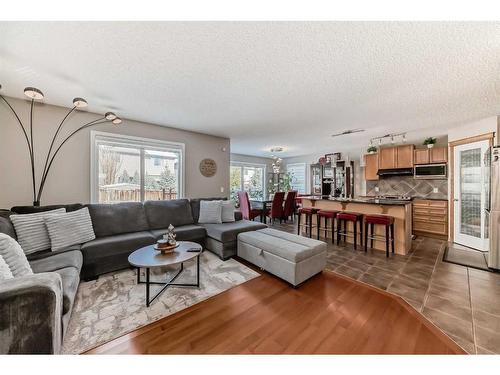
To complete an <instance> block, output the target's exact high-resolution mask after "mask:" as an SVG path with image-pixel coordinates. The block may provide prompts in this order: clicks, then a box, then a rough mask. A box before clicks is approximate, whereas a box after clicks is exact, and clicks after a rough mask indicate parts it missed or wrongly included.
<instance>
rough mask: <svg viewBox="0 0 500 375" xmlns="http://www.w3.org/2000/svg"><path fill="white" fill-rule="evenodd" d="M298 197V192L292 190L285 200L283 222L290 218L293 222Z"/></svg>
mask: <svg viewBox="0 0 500 375" xmlns="http://www.w3.org/2000/svg"><path fill="white" fill-rule="evenodd" d="M296 197H297V191H296V190H290V191H289V192H288V193H287V195H286V198H285V204H284V206H283V220H285V223H286V221H287V220H288V218H289V217H291V218H292V221H293V219H294V216H295V198H296Z"/></svg>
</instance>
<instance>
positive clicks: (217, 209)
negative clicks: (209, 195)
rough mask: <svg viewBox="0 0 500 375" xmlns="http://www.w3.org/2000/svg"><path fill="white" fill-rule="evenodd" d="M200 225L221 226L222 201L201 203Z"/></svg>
mask: <svg viewBox="0 0 500 375" xmlns="http://www.w3.org/2000/svg"><path fill="white" fill-rule="evenodd" d="M198 223H200V224H221V223H222V201H201V202H200V218H199V219H198Z"/></svg>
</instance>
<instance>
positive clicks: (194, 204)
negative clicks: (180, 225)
mask: <svg viewBox="0 0 500 375" xmlns="http://www.w3.org/2000/svg"><path fill="white" fill-rule="evenodd" d="M225 200H227V198H193V199H190V200H189V202H190V203H191V212H192V214H193V220H194V223H195V224H196V223H198V219H199V218H200V202H201V201H225Z"/></svg>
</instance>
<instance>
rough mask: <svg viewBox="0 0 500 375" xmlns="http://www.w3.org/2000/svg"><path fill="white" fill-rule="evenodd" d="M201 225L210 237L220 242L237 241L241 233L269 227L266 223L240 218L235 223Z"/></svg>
mask: <svg viewBox="0 0 500 375" xmlns="http://www.w3.org/2000/svg"><path fill="white" fill-rule="evenodd" d="M199 225H200V226H202V227H204V228H205V229H206V230H207V235H208V237H211V238H213V239H215V240H217V241H220V242H230V241H235V240H236V238H237V236H238V234H239V233H243V232H248V231H254V230H258V229H263V228H267V225H266V224H262V223H258V222H255V221H249V220H240V221H235V222H233V223H222V224H199Z"/></svg>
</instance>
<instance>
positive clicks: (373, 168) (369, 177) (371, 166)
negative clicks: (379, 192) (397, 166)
mask: <svg viewBox="0 0 500 375" xmlns="http://www.w3.org/2000/svg"><path fill="white" fill-rule="evenodd" d="M377 172H378V154H370V155H365V180H366V181H373V180H378V174H377Z"/></svg>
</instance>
